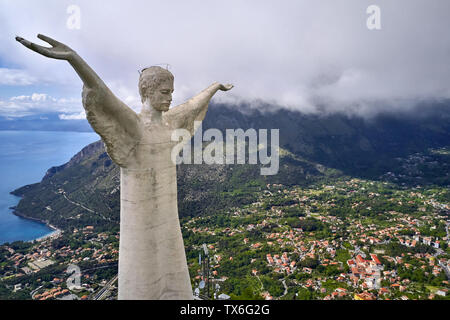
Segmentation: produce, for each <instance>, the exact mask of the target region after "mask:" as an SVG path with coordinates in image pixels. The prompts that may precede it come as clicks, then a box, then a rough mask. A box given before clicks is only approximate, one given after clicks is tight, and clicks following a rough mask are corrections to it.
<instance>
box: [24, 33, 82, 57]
mask: <svg viewBox="0 0 450 320" xmlns="http://www.w3.org/2000/svg"><path fill="white" fill-rule="evenodd" d="M38 38H39V39H41V40H44V41H45V42H47V43H49V44H50V45H51V46H52V47H51V48H48V47H43V46H40V45H37V44H35V43H33V42H30V41H28V40H26V39H24V38H21V37H16V40H17V41H18V42H20V43H21V44H23V45H24V46H25V47H27V48H28V49H31V50H33V51H35V52H37V53H39V54H42V55H43V56H46V57H48V58H53V59H59V60H70V59H72V58H73V57H74V56H75V55H76V53H75V51H74V50H72V49H71V48H69V47H68V46H66V45H65V44H63V43H61V42H58V41H56V40H53V39H52V38H49V37H47V36H44V35H42V34H38Z"/></svg>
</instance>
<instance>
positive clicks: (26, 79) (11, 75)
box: [0, 68, 36, 86]
mask: <svg viewBox="0 0 450 320" xmlns="http://www.w3.org/2000/svg"><path fill="white" fill-rule="evenodd" d="M35 82H36V79H35V78H34V77H32V76H30V75H29V74H28V73H27V72H25V71H23V70H18V69H8V68H0V85H2V86H28V85H31V84H34V83H35Z"/></svg>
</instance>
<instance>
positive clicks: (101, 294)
mask: <svg viewBox="0 0 450 320" xmlns="http://www.w3.org/2000/svg"><path fill="white" fill-rule="evenodd" d="M118 277H119V275H118V274H117V275H115V276H114V277H113V278H112V279H111V280H109V282H108V283H107V284H106V285H105V286H104V287H103V288H101V289H100V291H98V292H97V293H96V294H94V296H93V297H92V300H103V299H104V298H106V295H107V294H108V292H109V290H110V289H111V286H112V285H113V284H114V282H116V281H117V278H118Z"/></svg>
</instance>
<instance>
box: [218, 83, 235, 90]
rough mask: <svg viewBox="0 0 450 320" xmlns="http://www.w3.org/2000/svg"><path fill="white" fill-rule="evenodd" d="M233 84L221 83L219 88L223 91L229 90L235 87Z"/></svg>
mask: <svg viewBox="0 0 450 320" xmlns="http://www.w3.org/2000/svg"><path fill="white" fill-rule="evenodd" d="M233 87H234V86H233V85H232V84H225V85H224V84H221V85H220V87H219V90H222V91H228V90H231V89H233Z"/></svg>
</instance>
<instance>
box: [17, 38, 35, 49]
mask: <svg viewBox="0 0 450 320" xmlns="http://www.w3.org/2000/svg"><path fill="white" fill-rule="evenodd" d="M16 41H18V42H20V43H21V44H23V45H24V46H25V47H27V48H28V49H32V50H33V48H32V47H31V42H30V41H28V40H26V39H24V38H22V37H16Z"/></svg>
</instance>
